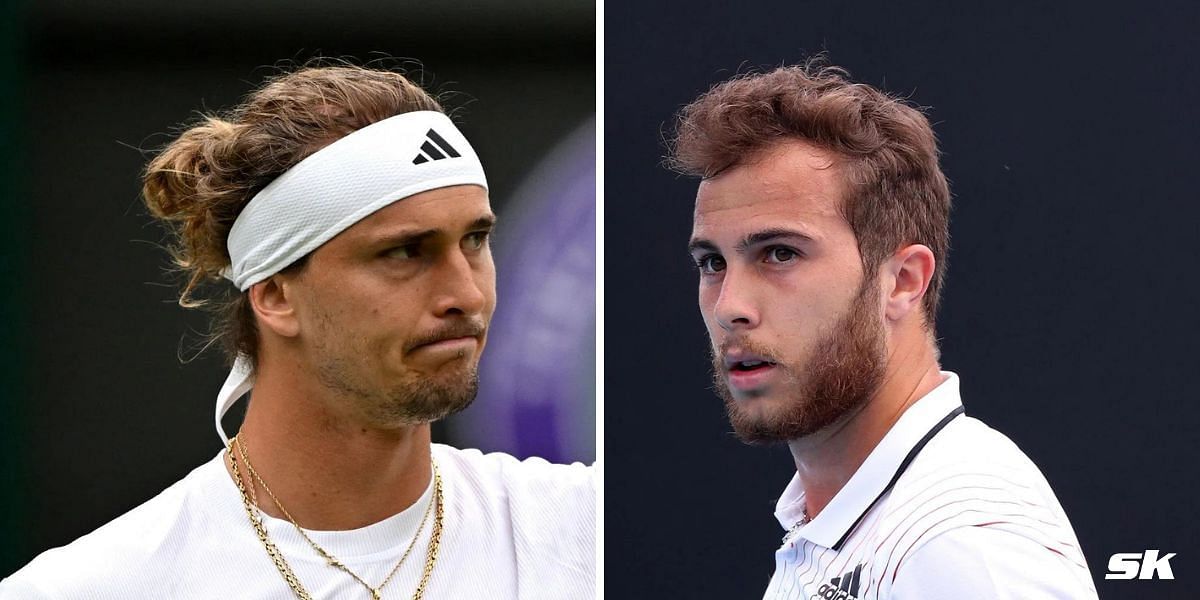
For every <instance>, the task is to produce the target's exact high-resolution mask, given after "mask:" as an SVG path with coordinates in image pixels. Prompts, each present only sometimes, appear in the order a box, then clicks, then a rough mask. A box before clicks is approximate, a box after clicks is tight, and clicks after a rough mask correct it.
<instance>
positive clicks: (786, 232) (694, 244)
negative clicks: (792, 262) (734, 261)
mask: <svg viewBox="0 0 1200 600" xmlns="http://www.w3.org/2000/svg"><path fill="white" fill-rule="evenodd" d="M780 238H799V239H801V240H804V241H806V242H811V241H812V239H813V238H812V236H810V235H808V234H807V233H804V232H801V231H796V230H794V229H783V228H773V229H764V230H762V231H756V232H754V233H750V234H747V235H746V237H744V238H742V239H741V240H739V241H738V243H737V246H736V247H735V248H734V249H735V250H737V251H738V252H745V251H746V250H749V249H750V247H751V246H756V245H758V244H762V243H764V242H770V241H774V240H778V239H780ZM697 250H706V251H709V252H716V251H717V245H716V244H714V243H712V242H710V241H708V240H706V239H701V238H697V239H693V240H692V241H691V242H689V243H688V253H695V252H696V251H697Z"/></svg>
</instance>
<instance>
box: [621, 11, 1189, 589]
mask: <svg viewBox="0 0 1200 600" xmlns="http://www.w3.org/2000/svg"><path fill="white" fill-rule="evenodd" d="M1198 17H1200V9H1197V8H1195V7H1192V6H1186V7H1184V6H1178V7H1175V8H1172V9H1170V10H1167V9H1165V8H1164V9H1160V10H1149V9H1146V10H1142V11H1139V12H1138V13H1137V14H1125V13H1124V12H1123V11H1120V10H1115V9H1109V8H1103V7H1099V6H1095V5H1093V4H1088V3H1075V4H1074V6H1067V5H1063V4H1055V5H1054V6H1053V7H1052V8H1051V7H1047V6H1044V5H1041V4H1036V3H1025V4H1020V3H1018V4H1012V3H1007V4H1005V5H1003V6H1000V5H989V6H977V7H972V8H971V9H970V10H967V9H965V8H963V7H959V6H957V5H953V4H942V3H920V4H918V5H896V4H888V3H861V2H855V3H823V4H813V3H790V4H784V3H772V2H739V3H735V4H731V5H723V4H719V3H717V4H714V3H706V4H702V5H692V4H687V3H658V4H654V5H651V6H646V5H642V4H637V5H635V4H634V3H632V2H609V3H606V4H605V7H604V20H605V23H606V27H605V31H606V33H605V34H604V50H603V53H604V64H605V70H604V73H605V76H604V77H605V81H604V86H603V98H604V105H603V110H604V115H605V116H604V120H603V132H602V133H603V135H604V146H603V149H604V175H603V176H604V182H605V186H604V197H605V200H604V223H605V227H604V229H603V231H604V232H605V233H604V236H605V248H606V250H605V257H604V267H605V279H604V282H605V286H604V290H605V292H604V298H605V309H604V312H605V319H604V322H605V323H606V325H605V328H604V332H603V335H604V340H605V343H604V349H605V350H604V364H605V369H604V371H603V372H604V374H605V375H604V377H605V390H606V392H605V395H604V398H605V401H604V407H605V411H604V414H605V433H604V435H605V443H604V448H605V451H604V455H605V464H606V467H605V507H604V510H605V512H604V515H605V517H604V519H605V545H604V548H605V552H604V561H605V562H604V565H605V573H606V576H605V593H606V597H612V598H764V599H771V600H774V599H780V600H782V599H803V600H809V599H829V600H866V599H871V600H876V599H888V598H890V599H895V600H910V599H920V600H929V599H943V598H944V599H951V598H953V599H962V598H972V599H990V598H1072V599H1074V598H1084V599H1087V598H1098V597H1099V598H1114V599H1121V598H1129V599H1135V598H1193V597H1195V591H1194V589H1193V588H1192V587H1190V586H1188V585H1187V584H1186V580H1187V579H1189V578H1192V577H1194V576H1195V574H1196V573H1197V568H1198V563H1197V557H1198V556H1200V552H1198V551H1200V543H1198V542H1197V541H1196V540H1197V539H1200V525H1197V520H1196V519H1195V518H1194V510H1193V507H1194V504H1195V503H1194V500H1193V499H1194V497H1195V496H1196V494H1197V492H1200V469H1197V467H1196V466H1195V461H1194V460H1193V457H1194V455H1195V453H1196V450H1197V448H1198V446H1200V427H1197V422H1200V405H1198V404H1197V401H1196V400H1197V393H1196V392H1195V390H1194V389H1193V388H1194V386H1193V385H1191V381H1190V380H1191V375H1192V373H1193V370H1194V369H1195V368H1196V356H1197V350H1198V344H1197V341H1196V340H1197V339H1198V336H1197V333H1200V311H1197V308H1196V307H1197V301H1196V298H1197V295H1198V293H1200V284H1198V282H1197V279H1196V277H1195V276H1193V274H1192V269H1191V266H1192V265H1194V264H1196V263H1197V262H1198V261H1200V247H1198V246H1197V245H1196V243H1195V240H1196V239H1197V237H1198V234H1200V229H1198V227H1197V225H1196V224H1197V222H1200V203H1198V202H1197V199H1196V191H1195V184H1194V183H1193V182H1192V179H1191V177H1190V175H1191V173H1192V172H1193V171H1194V168H1193V166H1192V164H1191V163H1192V161H1193V157H1194V155H1195V150H1194V145H1195V140H1196V139H1197V138H1198V137H1200V121H1197V119H1195V118H1194V117H1193V116H1192V115H1193V114H1194V112H1195V108H1194V107H1195V106H1196V105H1197V103H1198V101H1200V72H1198V71H1200V68H1198V67H1197V66H1196V63H1195V61H1193V60H1191V55H1192V54H1193V53H1194V52H1193V49H1192V48H1191V46H1192V44H1191V43H1190V40H1191V39H1192V35H1191V33H1192V30H1193V29H1194V24H1195V23H1196V22H1197V18H1198ZM1177 580H1178V581H1177Z"/></svg>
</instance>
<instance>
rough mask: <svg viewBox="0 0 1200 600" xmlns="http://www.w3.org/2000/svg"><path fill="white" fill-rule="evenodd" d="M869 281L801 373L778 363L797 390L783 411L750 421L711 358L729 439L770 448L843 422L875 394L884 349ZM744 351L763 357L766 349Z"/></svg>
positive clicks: (720, 366)
mask: <svg viewBox="0 0 1200 600" xmlns="http://www.w3.org/2000/svg"><path fill="white" fill-rule="evenodd" d="M873 279H874V278H873V277H867V278H864V280H863V286H862V287H860V288H859V290H858V293H857V294H856V296H855V298H854V300H853V301H852V302H851V304H850V310H849V311H848V312H847V314H846V315H845V317H843V318H842V319H841V320H840V321H839V322H838V323H837V324H836V325H835V326H834V327H833V329H832V330H830V331H829V333H828V334H827V335H826V336H825V337H824V338H823V339H822V340H821V341H820V342H819V343H818V344H817V345H816V346H815V347H814V348H813V353H812V357H811V358H810V359H809V361H808V363H807V364H806V365H803V368H801V369H798V368H797V367H796V366H795V365H786V364H784V363H777V364H776V365H775V368H777V369H783V371H784V372H783V376H784V377H785V381H786V380H791V381H798V382H802V383H801V388H800V392H799V394H797V397H795V398H791V399H790V402H789V404H788V405H787V406H786V407H784V408H783V409H782V410H780V411H778V412H776V413H773V414H766V415H764V416H762V417H754V416H751V415H749V414H747V411H745V410H743V409H742V406H741V405H740V404H738V401H737V400H736V399H735V398H734V397H733V394H732V393H731V392H730V391H729V381H728V379H727V376H726V373H725V368H724V364H723V361H722V359H721V357H720V356H717V355H716V354H715V353H714V356H713V387H714V389H715V390H716V392H717V393H718V394H719V395H720V396H721V398H722V399H723V400H724V401H725V411H726V413H727V414H728V415H729V422H730V424H732V425H733V430H734V433H736V434H737V436H738V438H739V439H741V440H742V441H743V442H745V443H747V444H771V443H775V442H786V441H788V440H794V439H799V438H803V437H806V436H809V435H812V434H813V433H816V432H818V431H820V430H822V429H824V428H826V427H828V426H830V425H832V424H833V423H835V422H836V421H837V420H838V419H840V418H842V417H843V416H845V415H847V414H850V413H852V412H854V411H857V410H858V409H859V408H861V407H862V406H863V405H865V404H866V403H867V401H868V400H869V399H870V398H871V396H873V395H874V394H875V392H876V391H877V390H878V389H879V385H880V383H881V382H882V380H883V374H884V367H885V364H884V363H885V362H886V347H885V345H884V339H883V327H882V325H881V324H880V322H879V317H878V315H877V314H876V311H877V310H878V308H877V305H878V302H877V297H878V291H877V290H876V288H875V286H874V285H873ZM740 343H741V344H742V345H743V346H744V347H747V348H748V349H749V350H751V351H753V352H756V353H760V354H763V355H772V354H773V353H772V352H770V351H769V350H766V349H755V348H754V347H753V346H752V345H749V346H746V345H745V343H744V342H740Z"/></svg>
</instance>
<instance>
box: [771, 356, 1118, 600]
mask: <svg viewBox="0 0 1200 600" xmlns="http://www.w3.org/2000/svg"><path fill="white" fill-rule="evenodd" d="M943 375H945V376H947V379H946V380H945V381H944V382H943V383H942V384H941V385H939V386H938V387H937V388H935V389H934V390H933V391H932V392H930V393H929V394H927V395H926V396H925V397H923V398H921V399H920V400H918V401H917V402H916V403H915V404H913V405H912V406H911V407H909V409H908V410H907V411H905V412H904V414H903V415H902V416H901V417H900V420H899V421H898V422H897V423H896V424H895V425H894V426H893V427H892V429H891V430H890V431H888V433H887V435H885V436H884V437H883V439H882V440H881V441H880V442H879V445H878V446H876V447H875V449H874V450H872V451H871V454H870V455H869V456H867V459H866V460H865V461H864V462H863V464H862V466H860V467H859V468H858V470H857V471H856V472H855V473H854V475H853V476H852V477H851V478H850V481H849V482H847V483H846V485H845V487H843V488H842V489H841V490H840V491H839V492H838V493H837V495H836V496H834V497H833V500H832V501H830V503H829V505H828V506H826V507H825V509H824V510H822V511H821V512H820V513H819V514H818V515H817V516H816V518H814V519H813V520H812V521H811V522H809V523H807V524H804V525H799V526H796V524H797V523H799V522H800V521H801V520H802V517H803V514H804V513H803V510H804V490H803V489H802V488H801V486H800V482H799V480H798V478H796V477H793V478H792V481H791V483H790V484H789V485H788V487H787V488H786V489H785V490H784V493H783V496H782V497H781V498H780V499H779V503H778V506H777V508H776V511H775V516H776V518H778V519H779V522H780V524H781V525H783V528H784V529H785V530H787V531H788V534H787V535H786V536H785V537H784V540H783V545H782V546H781V547H780V548H779V550H777V551H776V553H775V574H774V576H773V577H772V578H771V583H770V584H769V586H768V587H767V592H766V595H765V596H764V598H765V599H766V600H784V599H793V598H794V599H803V600H819V599H828V600H881V599H891V600H913V599H919V600H950V599H954V600H961V599H963V598H971V599H972V600H990V599H999V598H1011V599H1018V598H1022V599H1023V598H1045V599H1059V598H1072V599H1073V598H1096V588H1095V585H1094V583H1093V582H1092V577H1091V574H1090V573H1089V571H1088V566H1087V562H1086V561H1085V560H1084V557H1083V553H1082V552H1081V551H1080V548H1079V541H1078V540H1076V538H1075V532H1074V530H1073V529H1071V524H1070V522H1069V521H1067V515H1066V514H1065V513H1064V512H1063V509H1062V506H1060V505H1059V503H1058V499H1057V498H1055V496H1054V492H1053V491H1051V490H1050V484H1048V483H1047V482H1046V478H1045V477H1044V476H1043V475H1042V473H1041V471H1039V470H1038V468H1037V467H1036V466H1034V464H1033V463H1032V462H1031V461H1030V460H1029V458H1028V457H1026V456H1025V454H1024V453H1022V452H1021V450H1020V449H1018V448H1017V447H1016V445H1014V444H1013V443H1012V441H1010V440H1009V439H1008V438H1007V437H1005V436H1004V435H1003V434H1001V433H999V432H997V431H995V430H993V429H990V428H989V427H988V426H987V425H984V424H983V423H982V422H980V421H978V420H976V419H972V418H970V417H967V416H966V415H964V414H962V410H963V408H962V401H961V400H960V398H959V392H958V377H957V376H956V375H955V374H953V373H943Z"/></svg>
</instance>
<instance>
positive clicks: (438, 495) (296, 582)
mask: <svg viewBox="0 0 1200 600" xmlns="http://www.w3.org/2000/svg"><path fill="white" fill-rule="evenodd" d="M234 444H237V447H238V454H239V455H240V458H241V459H242V462H243V463H245V464H246V469H247V470H248V471H250V474H251V476H252V477H254V479H256V480H257V481H258V483H259V485H261V486H262V487H263V489H264V490H266V491H267V494H268V495H270V496H271V500H272V501H274V503H275V506H276V507H278V508H279V510H280V512H282V513H283V514H284V516H286V517H287V518H288V521H291V523H292V526H293V527H295V528H296V531H298V532H299V533H300V535H301V537H303V538H304V539H305V541H307V542H308V544H309V545H310V546H312V547H313V550H315V551H316V552H317V553H318V554H320V555H321V557H322V558H324V559H325V560H326V562H327V563H329V565H330V566H332V567H335V568H337V569H340V570H341V571H343V572H345V573H346V574H348V575H350V576H351V577H353V578H354V580H355V581H357V582H358V583H359V584H361V585H362V586H363V587H365V588H366V589H367V591H369V592H370V593H371V597H372V598H373V599H374V600H379V599H380V598H381V594H382V591H383V588H384V586H386V585H387V584H388V582H390V581H391V580H392V577H393V576H394V575H395V574H396V573H397V572H398V571H399V570H400V565H402V564H404V561H405V559H407V558H408V555H409V554H411V553H412V550H413V547H414V546H416V543H417V539H418V538H420V537H421V532H422V531H424V530H425V523H426V522H427V521H428V520H429V513H430V510H431V509H433V510H434V520H433V534H432V536H431V537H430V540H429V548H428V550H427V551H426V553H425V568H424V570H423V572H422V574H421V581H420V583H418V584H417V590H416V592H415V593H414V594H413V600H421V598H422V597H424V595H425V587H426V585H427V584H428V583H429V577H430V575H432V574H433V567H434V565H435V564H436V563H437V555H438V550H439V549H440V548H441V538H442V522H443V519H444V516H445V513H444V510H443V503H442V476H441V473H439V472H438V468H437V463H434V464H433V499H432V500H431V502H430V503H429V505H427V506H426V507H425V514H424V516H422V517H421V524H420V526H418V528H417V533H416V534H415V535H413V539H412V541H411V542H409V544H408V548H407V549H405V551H404V554H403V555H402V556H401V557H400V560H399V561H398V562H397V563H396V566H395V567H392V570H391V572H390V573H388V575H387V577H386V578H385V579H384V580H383V583H380V584H379V585H378V586H376V587H374V588H373V587H371V586H370V585H369V584H367V582H366V581H364V580H363V579H362V578H361V577H359V576H358V574H356V573H354V572H353V571H351V570H350V568H349V567H347V566H346V565H345V564H343V563H342V561H340V560H338V559H337V558H336V557H334V556H333V555H332V554H330V553H329V552H328V551H327V550H325V549H324V548H322V547H321V546H320V545H318V544H317V543H316V542H314V541H313V540H312V538H310V537H309V536H308V534H307V533H305V531H304V529H303V528H302V527H300V524H299V523H297V522H296V520H295V519H294V518H292V515H291V513H289V512H288V511H287V509H286V508H284V507H283V504H282V503H281V502H280V501H279V498H277V497H276V496H275V494H274V493H273V492H272V491H271V488H269V487H267V484H266V482H265V481H263V479H262V477H260V476H259V475H258V472H257V471H255V470H254V467H253V465H251V464H250V460H249V459H248V457H247V456H246V451H245V444H244V443H243V442H242V441H241V440H239V439H238V438H237V436H234V438H233V439H232V440H230V441H229V446H228V447H226V449H225V450H226V453H227V454H228V456H229V464H230V467H231V469H232V470H233V476H234V480H235V481H236V482H237V486H238V490H239V491H240V492H241V494H242V503H243V504H244V505H245V507H246V514H247V515H248V516H249V517H250V524H251V525H252V526H253V527H254V531H255V532H256V533H257V534H258V539H259V541H261V542H262V544H263V547H264V548H266V551H267V555H268V556H270V557H271V560H272V561H273V562H274V563H275V568H276V569H278V570H279V574H280V575H282V576H283V579H284V581H286V582H287V584H288V586H289V587H291V588H292V591H293V592H295V593H296V597H297V598H300V599H301V600H312V595H310V594H309V593H308V591H307V590H306V589H304V586H303V585H302V584H301V583H300V579H299V578H298V577H296V574H295V573H293V572H292V569H291V566H290V565H288V563H287V560H286V559H285V558H284V557H283V553H282V552H280V551H279V548H278V547H277V546H275V544H274V542H272V541H271V539H270V537H268V535H267V530H266V527H264V526H263V521H262V517H261V516H260V515H259V514H258V511H257V510H256V509H257V507H258V498H257V494H256V493H255V491H254V486H253V485H251V487H250V491H249V493H247V490H246V486H245V484H244V483H243V481H242V474H241V471H240V470H239V469H238V465H237V462H238V461H237V460H235V459H234V456H233V446H234ZM251 483H252V484H253V482H251ZM252 496H253V498H252Z"/></svg>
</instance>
